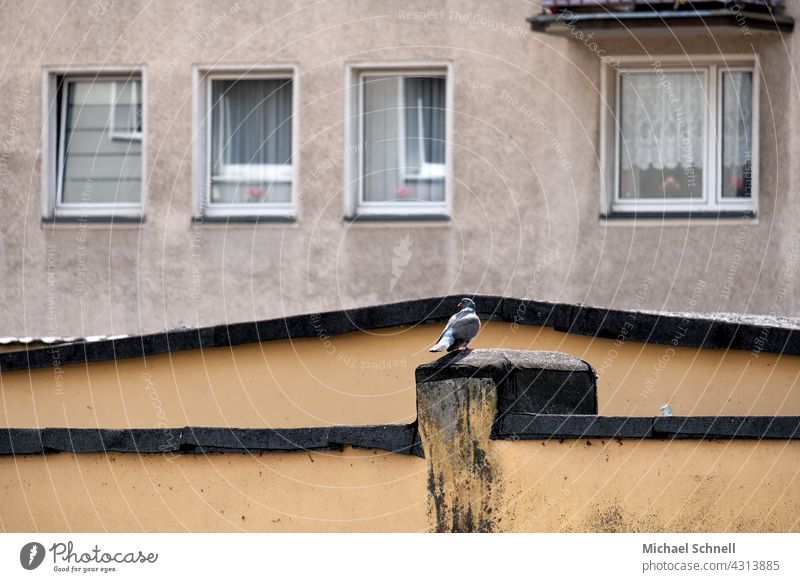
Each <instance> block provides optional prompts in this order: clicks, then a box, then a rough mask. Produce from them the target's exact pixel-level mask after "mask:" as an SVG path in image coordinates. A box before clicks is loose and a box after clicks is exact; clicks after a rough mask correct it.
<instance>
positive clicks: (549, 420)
mask: <svg viewBox="0 0 800 582" xmlns="http://www.w3.org/2000/svg"><path fill="white" fill-rule="evenodd" d="M492 438H495V439H500V440H520V439H547V438H564V439H582V438H587V439H588V438H620V439H622V438H625V439H648V438H649V439H783V440H797V439H800V416H656V417H645V416H593V415H580V414H525V413H509V414H505V415H503V416H501V417H499V418H497V419H496V420H495V426H494V429H493V433H492Z"/></svg>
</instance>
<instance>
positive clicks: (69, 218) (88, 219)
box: [42, 214, 147, 224]
mask: <svg viewBox="0 0 800 582" xmlns="http://www.w3.org/2000/svg"><path fill="white" fill-rule="evenodd" d="M145 222H147V218H146V216H145V215H144V214H139V215H132V214H87V215H78V214H74V215H73V214H67V215H55V216H46V217H42V224H81V223H99V224H111V223H125V224H144V223H145Z"/></svg>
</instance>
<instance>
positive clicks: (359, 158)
mask: <svg viewBox="0 0 800 582" xmlns="http://www.w3.org/2000/svg"><path fill="white" fill-rule="evenodd" d="M382 76H400V77H403V76H439V77H444V78H445V142H446V143H445V163H444V164H443V165H442V164H426V165H425V166H423V168H422V170H423V171H422V172H421V173H419V174H414V175H412V176H404V177H406V178H409V179H421V178H422V179H424V178H428V177H434V178H435V177H439V176H441V177H443V178H444V200H443V201H442V202H406V201H387V202H365V201H364V192H363V179H362V175H363V172H362V169H363V163H364V148H363V145H362V141H361V139H362V136H363V129H364V123H363V121H364V119H363V115H362V112H363V97H364V96H363V88H364V84H363V79H364V78H365V77H382ZM452 79H453V75H452V63H450V62H449V61H403V62H361V63H350V64H348V65H347V66H346V69H345V120H346V124H345V144H346V152H348V155H347V156H346V157H345V197H344V198H345V200H344V212H345V216H346V217H348V218H357V217H389V218H409V219H413V218H418V217H432V218H437V217H440V218H448V217H449V216H450V215H451V213H452V183H453V179H452V167H453V161H452V141H453V136H452V127H453V115H452V111H453V82H452ZM401 88H402V84H401ZM403 97H404V92H403V91H402V89H401V91H399V95H398V99H403ZM400 105H401V106H400V108H399V111H401V112H402V111H403V110H404V108H405V103H404V102H403V103H401V104H400ZM400 119H401V122H400V127H401V131H402V133H403V136H404V138H405V116H404V115H401V117H400ZM400 156H401V158H402V157H404V156H405V148H404V147H401V148H400ZM403 166H405V164H403ZM441 166H443V167H441Z"/></svg>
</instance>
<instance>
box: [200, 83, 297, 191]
mask: <svg viewBox="0 0 800 582" xmlns="http://www.w3.org/2000/svg"><path fill="white" fill-rule="evenodd" d="M211 99H212V111H211V116H212V120H211V123H212V136H211V156H212V164H211V171H212V176H211V202H212V203H225V204H231V203H235V204H238V203H265V202H289V201H290V200H291V190H292V81H291V80H290V79H243V80H224V81H223V80H219V81H212V83H211Z"/></svg>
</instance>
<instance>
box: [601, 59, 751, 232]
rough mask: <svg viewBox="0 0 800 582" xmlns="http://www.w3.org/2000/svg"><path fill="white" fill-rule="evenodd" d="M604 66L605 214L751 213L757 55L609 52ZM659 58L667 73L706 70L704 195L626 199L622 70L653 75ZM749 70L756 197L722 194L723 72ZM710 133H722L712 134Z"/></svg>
mask: <svg viewBox="0 0 800 582" xmlns="http://www.w3.org/2000/svg"><path fill="white" fill-rule="evenodd" d="M605 62H607V63H614V66H613V67H612V66H609V65H607V64H602V65H601V67H602V69H601V80H600V85H601V96H602V99H601V114H600V119H601V129H600V132H601V134H600V166H601V185H600V191H601V215H602V216H607V217H613V216H615V215H617V216H620V215H621V216H625V215H628V214H633V213H635V214H636V215H638V216H646V215H647V214H648V213H652V214H654V215H658V216H663V215H665V214H667V215H669V214H675V215H692V216H694V215H703V214H707V215H720V214H722V215H724V214H725V213H730V214H734V215H735V214H752V215H756V214H757V211H758V190H759V179H758V168H759V144H758V142H759V94H760V86H761V72H760V67H759V62H758V57H757V56H756V55H722V56H713V55H699V56H691V57H686V56H648V57H624V56H614V57H609V58H608V59H607V60H606V61H605ZM654 63H660V69H661V70H662V71H663V72H664V73H665V74H668V73H672V72H693V73H704V75H705V84H704V91H705V94H706V96H707V97H708V98H707V107H706V121H705V132H704V136H703V140H704V144H703V164H704V165H703V180H702V183H701V184H700V186H701V187H702V196H701V197H700V198H690V199H675V198H673V199H660V198H658V199H638V200H631V199H621V198H620V197H619V187H620V162H621V155H623V152H622V149H621V148H622V144H621V135H620V134H621V125H622V124H621V117H620V115H621V111H620V108H621V105H622V104H621V99H620V95H621V74H620V71H624V72H625V74H637V73H642V72H647V73H650V74H654V73H655V72H656V69H655V68H654ZM743 71H746V72H750V73H752V76H753V88H752V90H753V117H752V130H751V131H752V146H753V147H752V160H751V176H750V178H751V184H750V189H751V196H750V198H749V199H747V198H728V199H724V198H722V180H721V168H722V149H721V145H722V139H721V135H720V134H719V132H718V129H719V130H720V131H721V127H722V98H723V95H722V75H723V73H725V72H743ZM711 136H719V137H718V138H716V139H711Z"/></svg>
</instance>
